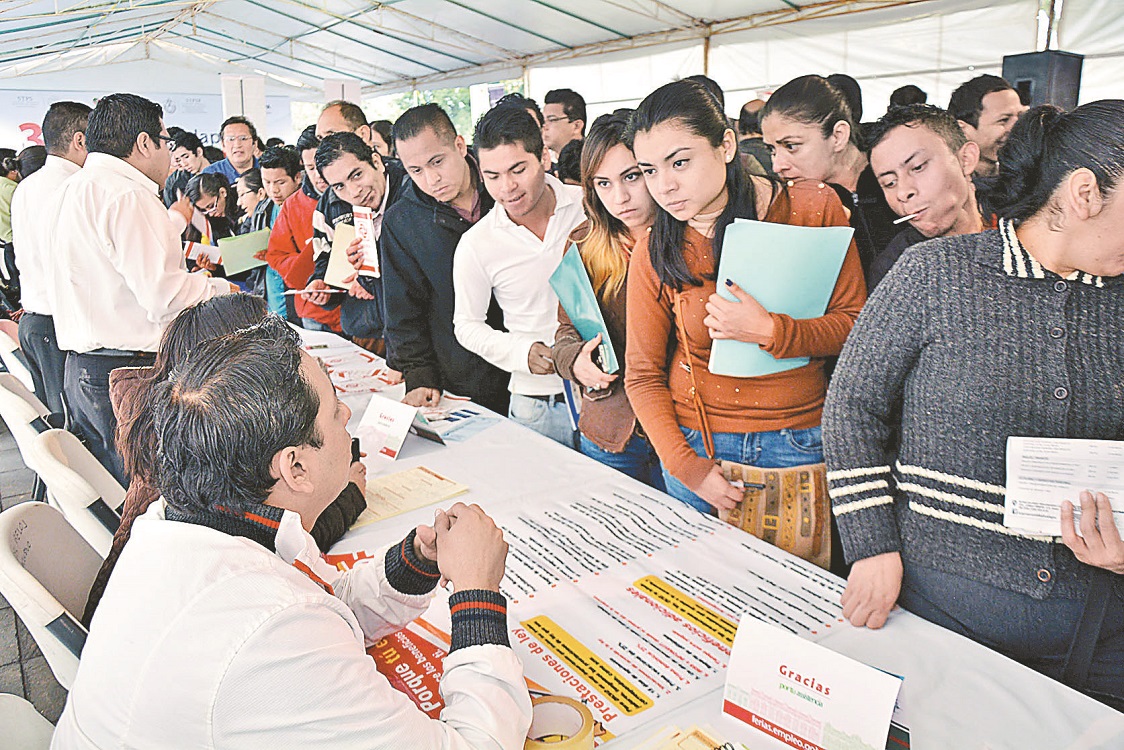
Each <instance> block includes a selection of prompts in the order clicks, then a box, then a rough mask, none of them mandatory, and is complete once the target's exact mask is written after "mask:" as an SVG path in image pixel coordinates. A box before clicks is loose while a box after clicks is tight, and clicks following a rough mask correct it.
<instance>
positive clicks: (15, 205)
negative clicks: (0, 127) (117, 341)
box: [12, 102, 90, 414]
mask: <svg viewBox="0 0 1124 750" xmlns="http://www.w3.org/2000/svg"><path fill="white" fill-rule="evenodd" d="M89 116H90V106H89V105H87V104H82V103H81V102H55V103H54V104H52V105H51V106H50V108H49V109H48V110H47V115H46V117H44V118H43V128H42V133H43V145H44V146H46V147H47V161H46V163H45V164H44V165H43V168H42V169H40V170H38V171H37V172H35V173H34V174H32V175H30V176H28V177H27V178H25V179H24V180H23V181H22V182H20V184H19V187H17V188H16V194H15V195H14V196H13V197H12V238H13V244H14V245H15V248H16V265H17V266H18V267H19V269H20V287H21V292H22V295H21V299H22V301H23V311H24V312H23V316H22V317H21V318H20V327H19V337H20V347H21V348H22V349H23V352H24V354H25V355H27V363H28V369H29V370H30V371H31V378H32V380H33V381H35V395H36V396H38V397H39V400H40V401H42V402H43V403H44V404H46V405H47V408H49V409H50V410H51V411H52V412H54V413H56V414H62V413H63V405H62V375H63V368H64V366H65V363H66V355H65V354H64V353H63V352H62V350H61V349H59V345H58V341H57V340H56V337H55V321H54V318H53V317H52V314H53V311H52V307H51V302H50V297H49V295H48V293H47V288H48V286H49V284H50V278H48V275H47V258H48V255H49V254H50V252H51V247H52V237H53V234H54V232H55V229H56V224H57V223H58V218H59V217H58V216H57V215H56V214H53V213H51V210H50V209H51V204H52V201H53V198H54V194H55V191H57V190H58V189H59V187H60V186H61V185H62V184H63V182H65V181H66V180H67V179H68V178H69V177H71V176H72V175H74V174H75V173H76V172H77V171H78V170H79V169H81V168H82V165H83V164H84V163H85V161H86V120H87V119H88V118H89Z"/></svg>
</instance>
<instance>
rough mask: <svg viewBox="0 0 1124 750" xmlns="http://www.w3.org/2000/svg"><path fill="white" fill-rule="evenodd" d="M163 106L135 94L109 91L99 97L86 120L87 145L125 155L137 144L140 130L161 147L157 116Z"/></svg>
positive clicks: (119, 156) (94, 149) (161, 111)
mask: <svg viewBox="0 0 1124 750" xmlns="http://www.w3.org/2000/svg"><path fill="white" fill-rule="evenodd" d="M163 116H164V108H163V107H161V106H160V105H159V104H157V103H156V102H152V101H149V100H148V99H145V98H144V97H143V96H137V95H136V94H110V95H109V96H103V97H102V98H101V99H99V100H98V104H97V106H96V107H94V108H93V110H91V111H90V117H89V120H88V122H87V123H86V149H87V150H88V151H90V152H93V153H102V154H109V155H110V156H116V157H117V158H119V159H124V158H125V157H127V156H129V154H131V153H133V149H135V148H136V147H137V138H138V137H140V134H141V133H148V137H149V138H151V139H152V141H153V143H155V144H156V148H157V149H161V148H163V147H164V144H163V143H162V142H161V140H160V120H161V118H162V117H163Z"/></svg>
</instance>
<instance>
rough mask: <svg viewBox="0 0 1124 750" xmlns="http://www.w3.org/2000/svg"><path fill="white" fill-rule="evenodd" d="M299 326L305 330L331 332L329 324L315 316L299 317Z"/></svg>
mask: <svg viewBox="0 0 1124 750" xmlns="http://www.w3.org/2000/svg"><path fill="white" fill-rule="evenodd" d="M301 326H302V327H303V328H304V330H306V331H325V332H327V333H332V327H331V326H329V325H328V324H327V323H321V322H320V321H319V320H316V319H315V318H301Z"/></svg>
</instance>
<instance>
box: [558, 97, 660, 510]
mask: <svg viewBox="0 0 1124 750" xmlns="http://www.w3.org/2000/svg"><path fill="white" fill-rule="evenodd" d="M631 114H632V110H630V109H618V110H617V111H615V112H613V113H612V114H609V115H602V116H601V117H598V118H597V119H596V120H595V121H594V122H593V126H592V127H591V128H590V129H589V133H588V134H587V135H586V138H585V141H584V143H583V144H582V148H581V183H582V188H583V190H584V198H583V203H584V204H585V215H586V216H587V217H588V220H587V221H585V222H583V223H582V224H580V225H579V226H578V227H577V229H575V230H574V231H573V233H571V234H570V240H571V241H572V242H574V243H576V244H577V246H578V248H579V250H580V252H581V257H582V263H583V265H584V266H585V269H586V271H587V272H588V273H589V278H590V281H591V283H592V285H593V291H594V293H595V294H596V295H597V297H598V300H599V302H600V306H601V313H602V316H603V317H604V318H605V325H606V327H607V328H608V329H609V338H610V339H612V341H611V342H602V341H601V336H600V335H598V336H597V337H595V338H594V339H592V340H590V341H585V340H583V339H582V337H581V334H579V333H578V330H577V329H576V328H575V327H574V325H573V323H571V322H570V318H569V317H568V316H567V315H566V311H565V310H563V309H562V308H561V306H559V308H558V323H559V325H558V333H557V334H555V337H554V347H553V351H552V354H553V357H554V369H555V370H556V371H557V372H558V374H559V375H561V376H562V377H563V378H566V379H567V380H572V381H576V382H577V383H578V384H579V385H580V386H581V392H582V408H581V419H580V420H579V422H578V432H579V433H580V439H581V451H582V453H584V454H585V455H587V456H590V457H592V458H595V459H597V460H598V461H600V462H601V463H604V464H606V465H608V466H612V467H613V468H615V469H619V470H620V471H622V472H624V473H625V474H628V475H629V476H631V477H633V478H635V479H639V480H640V481H641V482H645V483H647V484H650V485H652V486H653V487H656V488H658V489H663V488H664V483H663V476H662V475H661V473H660V465H659V458H658V457H657V456H656V453H655V451H654V450H653V449H652V446H651V443H649V442H648V439H647V438H646V437H645V436H644V434H643V432H642V431H641V430H640V429H639V423H637V421H636V415H635V413H633V411H632V406H631V405H630V404H629V402H628V396H627V395H626V394H625V390H624V381H623V379H622V377H621V376H622V375H623V368H622V372H617V373H614V374H611V375H610V374H607V373H606V372H605V371H604V370H602V368H601V366H599V364H598V362H597V361H595V360H594V353H595V352H597V351H598V347H599V346H600V345H601V344H602V343H610V344H611V345H612V347H613V350H614V351H615V352H617V353H618V355H619V357H620V360H621V362H622V364H623V359H624V352H625V319H626V315H625V281H626V279H627V277H628V263H629V260H630V258H631V257H632V248H633V247H635V245H636V243H637V242H638V241H639V240H640V238H641V237H644V236H645V235H647V233H648V229H649V227H651V226H652V221H653V219H654V218H655V214H656V204H655V201H653V200H652V196H651V195H649V193H648V186H647V185H646V184H645V183H644V175H642V174H641V173H640V167H638V166H637V165H636V157H635V156H634V155H633V154H632V151H631V150H630V149H629V148H628V146H626V145H625V144H624V132H625V130H626V129H627V127H628V118H629V115H631Z"/></svg>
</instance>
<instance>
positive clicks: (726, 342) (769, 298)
mask: <svg viewBox="0 0 1124 750" xmlns="http://www.w3.org/2000/svg"><path fill="white" fill-rule="evenodd" d="M854 233H855V230H854V229H852V228H851V227H797V226H790V225H788V224H774V223H772V222H765V221H749V220H746V219H738V220H736V221H734V222H733V223H732V224H730V226H728V227H727V228H726V234H725V237H724V238H723V240H722V260H721V262H719V264H718V279H717V281H718V294H720V295H721V296H722V297H724V298H726V299H728V300H730V301H731V302H732V301H735V300H736V299H737V298H736V297H735V296H734V294H733V292H731V291H730V290H729V289H728V288H727V287H726V279H732V280H733V282H734V283H735V284H737V285H738V286H740V287H741V288H742V289H744V290H745V291H746V292H747V293H748V294H750V295H751V296H752V297H753V298H754V299H756V300H757V301H758V302H760V303H761V306H762V307H764V308H765V309H766V310H768V311H769V312H775V313H781V314H784V315H788V316H790V317H793V318H797V319H804V318H818V317H821V316H822V315H823V314H824V313H825V312H827V305H828V302H830V301H831V295H832V293H833V292H834V291H835V284H836V282H837V281H838V280H839V272H840V270H842V268H843V259H844V258H845V257H846V255H847V248H848V247H850V244H851V237H852V235H854ZM808 362H809V359H808V357H793V358H791V359H776V358H775V357H773V356H772V355H771V354H768V353H766V352H763V351H761V347H759V346H758V345H757V344H750V343H746V342H744V341H734V340H732V339H715V340H714V342H713V344H712V345H711V347H710V371H711V372H712V373H714V374H715V375H730V376H733V377H740V378H752V377H757V376H759V375H772V374H773V373H777V372H784V371H786V370H794V369H796V368H797V367H803V366H804V365H806V364H808Z"/></svg>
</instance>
